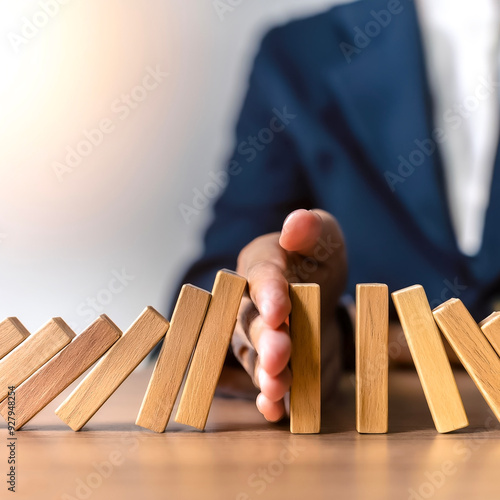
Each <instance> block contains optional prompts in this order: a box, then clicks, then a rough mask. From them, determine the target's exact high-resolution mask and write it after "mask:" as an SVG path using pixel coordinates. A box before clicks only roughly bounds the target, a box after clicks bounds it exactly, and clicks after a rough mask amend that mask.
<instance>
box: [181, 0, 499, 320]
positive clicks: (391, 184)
mask: <svg viewBox="0 0 500 500" xmlns="http://www.w3.org/2000/svg"><path fill="white" fill-rule="evenodd" d="M388 5H389V4H388V1H387V0H361V1H358V2H355V3H350V4H346V5H341V6H336V7H334V8H332V9H330V10H328V11H326V12H324V13H322V14H319V15H316V16H314V17H310V18H306V19H301V20H298V21H293V22H291V23H288V24H286V25H284V26H280V27H278V28H275V29H273V30H272V31H271V32H269V33H268V34H267V35H266V36H265V38H264V40H263V42H262V44H261V47H260V50H259V52H258V54H257V57H256V59H255V63H254V66H253V70H252V73H251V77H250V82H249V87H248V92H247V95H246V98H245V101H244V104H243V108H242V110H241V114H240V117H239V120H238V124H237V128H236V139H235V150H234V154H233V155H232V157H231V161H230V166H231V175H230V181H229V185H228V187H227V189H226V190H225V192H224V193H223V194H222V196H221V197H220V198H219V199H218V200H217V202H216V203H215V206H214V215H215V217H214V220H213V222H212V223H211V225H210V227H209V228H208V230H207V232H206V235H205V240H204V241H205V250H204V253H203V255H202V257H201V258H200V260H198V261H197V262H196V263H195V264H194V265H193V266H192V267H191V268H190V270H189V271H188V272H187V274H186V276H185V277H184V279H183V281H185V282H186V281H188V282H192V283H195V284H197V285H200V286H202V287H205V288H208V289H210V288H211V285H212V281H213V278H214V275H215V273H216V272H217V270H218V269H220V268H223V267H229V268H233V269H234V268H235V265H236V258H237V255H238V253H239V251H240V250H241V249H242V247H243V246H244V245H246V244H247V243H248V242H250V241H251V240H252V239H253V238H255V237H256V236H259V235H262V234H264V233H268V232H271V231H278V230H279V229H280V228H281V226H282V223H283V220H284V218H285V216H286V215H287V214H288V213H289V212H290V211H291V210H294V209H296V208H300V207H303V208H313V207H318V208H323V209H325V210H327V211H329V212H331V213H332V214H333V215H335V217H337V219H338V220H339V222H340V224H341V226H342V229H343V231H344V233H345V238H346V244H347V250H348V257H349V269H350V272H349V283H348V290H347V291H348V292H349V293H351V294H354V290H355V284H356V283H361V282H383V283H387V284H388V285H389V287H390V290H391V291H394V290H396V289H400V288H403V287H406V286H409V285H412V284H415V283H420V284H422V285H423V286H424V287H425V289H426V291H427V295H428V298H429V301H430V302H431V305H432V306H436V305H438V304H439V303H441V302H442V301H444V300H447V299H448V298H451V297H452V296H458V297H459V298H461V299H462V300H463V301H464V302H465V303H466V305H467V306H468V307H469V308H470V310H471V312H472V313H473V314H474V316H475V317H476V318H477V319H480V318H482V317H484V316H486V315H487V314H488V313H489V312H490V310H491V308H492V303H493V301H494V300H495V298H496V295H497V292H498V291H499V290H500V286H499V285H500V280H499V278H500V227H499V224H498V222H499V220H500V168H499V166H498V163H499V160H498V158H497V165H496V168H495V175H494V180H493V184H492V195H491V203H490V207H489V209H488V213H487V220H486V229H485V235H484V243H483V246H482V249H481V251H480V252H479V254H478V255H477V256H475V257H466V256H464V255H462V254H461V253H460V251H459V249H458V247H457V243H456V239H455V236H454V232H453V228H452V224H451V218H450V213H449V210H448V205H447V200H446V193H445V187H444V182H443V171H442V164H441V159H440V154H439V141H442V140H446V138H443V136H442V135H440V131H439V130H435V128H434V125H433V119H432V105H433V104H432V99H431V95H430V92H429V86H428V82H427V79H426V67H425V61H424V54H423V49H422V41H421V33H420V30H419V25H418V19H417V14H416V11H415V6H414V4H413V2H411V1H408V0H401V3H399V2H398V1H397V0H392V4H391V5H392V6H393V7H394V6H395V5H399V7H400V8H399V9H396V8H394V9H393V11H396V10H399V11H398V12H397V13H393V14H391V19H390V21H389V22H387V16H385V17H384V13H382V14H380V15H378V14H374V12H375V13H377V12H379V11H381V10H385V9H387V7H388ZM372 11H374V12H372ZM377 17H378V19H379V21H376V18H377ZM377 22H378V26H379V28H378V29H377ZM382 24H384V25H385V26H382ZM495 91H496V90H495ZM455 119H457V120H458V119H459V118H457V117H455Z"/></svg>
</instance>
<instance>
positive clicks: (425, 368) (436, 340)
mask: <svg viewBox="0 0 500 500" xmlns="http://www.w3.org/2000/svg"><path fill="white" fill-rule="evenodd" d="M392 300H393V302H394V305H395V306H396V310H397V312H398V315H399V319H400V320H401V326H402V328H403V331H404V334H405V337H406V341H407V342H408V347H409V348H410V352H411V355H412V358H413V362H414V363H415V367H416V369H417V373H418V376H419V378H420V382H421V384H422V388H423V390H424V393H425V397H426V399H427V403H428V405H429V409H430V411H431V414H432V418H433V420H434V424H435V426H436V429H437V430H438V432H450V431H454V430H456V429H461V428H463V427H467V426H468V425H469V421H468V419H467V415H466V414H465V410H464V406H463V403H462V398H461V397H460V393H459V392H458V388H457V384H456V382H455V377H454V376H453V372H452V370H451V366H450V362H449V360H448V356H447V355H446V351H445V349H444V345H443V341H442V340H441V335H440V333H439V330H438V328H437V326H436V323H435V321H434V318H433V316H432V311H431V309H430V306H429V302H428V301H427V297H426V295H425V291H424V289H423V288H422V287H421V286H420V285H415V286H411V287H409V288H405V289H403V290H399V291H398V292H394V293H393V294H392Z"/></svg>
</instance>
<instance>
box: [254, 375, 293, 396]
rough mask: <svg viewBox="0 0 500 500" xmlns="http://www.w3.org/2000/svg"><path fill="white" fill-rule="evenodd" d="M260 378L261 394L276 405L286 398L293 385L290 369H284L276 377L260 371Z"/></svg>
mask: <svg viewBox="0 0 500 500" xmlns="http://www.w3.org/2000/svg"><path fill="white" fill-rule="evenodd" d="M258 378H259V387H260V391H261V393H262V394H263V395H264V396H266V398H267V399H269V401H272V402H274V403H276V402H278V401H280V400H281V399H283V398H284V397H285V394H286V393H287V392H288V391H289V390H290V385H291V383H292V373H291V371H290V369H289V368H286V369H284V370H283V371H282V372H281V373H280V374H279V375H277V376H276V377H272V376H271V375H269V373H268V372H266V371H265V370H262V369H260V370H259V372H258Z"/></svg>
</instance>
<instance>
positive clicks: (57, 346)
mask: <svg viewBox="0 0 500 500" xmlns="http://www.w3.org/2000/svg"><path fill="white" fill-rule="evenodd" d="M74 338H75V333H74V332H73V330H71V328H70V327H69V326H68V325H67V324H66V323H65V322H64V321H63V320H62V319H61V318H52V319H51V320H50V321H48V322H47V323H46V324H45V325H44V326H42V328H40V330H38V331H37V332H36V333H34V334H33V335H30V336H29V337H28V338H27V339H26V340H25V341H24V342H22V343H21V344H20V345H19V346H18V347H16V348H15V349H14V350H13V351H11V352H10V354H8V355H7V356H5V357H4V358H3V359H2V360H1V361H0V401H2V400H3V399H5V397H6V396H7V394H8V392H9V391H8V387H9V386H15V387H18V386H19V385H21V384H22V383H23V382H24V381H25V380H26V379H27V378H28V377H30V376H31V375H32V374H33V373H34V372H35V371H36V370H38V368H40V367H41V366H43V365H44V364H45V363H46V362H47V361H48V360H49V359H50V358H52V356H55V355H56V354H57V353H58V352H59V351H60V350H61V349H62V348H63V347H65V346H66V345H68V344H69V343H70V342H71V340H72V339H74Z"/></svg>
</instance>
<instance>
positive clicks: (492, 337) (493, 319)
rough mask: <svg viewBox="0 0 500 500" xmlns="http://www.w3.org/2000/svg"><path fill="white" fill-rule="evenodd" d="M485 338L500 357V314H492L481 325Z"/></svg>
mask: <svg viewBox="0 0 500 500" xmlns="http://www.w3.org/2000/svg"><path fill="white" fill-rule="evenodd" d="M479 326H480V327H481V330H482V331H483V333H484V336H485V337H486V338H487V339H488V342H489V343H490V344H491V346H492V347H493V349H495V352H496V353H497V354H498V355H499V356H500V312H498V311H496V312H494V313H492V314H490V315H489V316H488V317H487V318H486V319H485V320H483V321H481V323H479Z"/></svg>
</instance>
